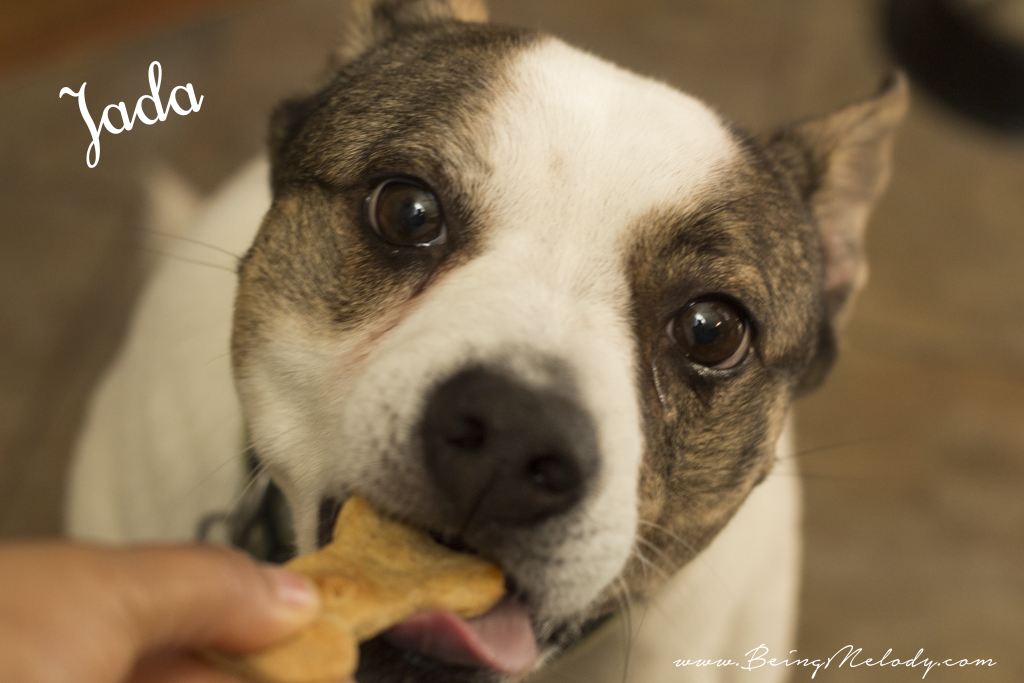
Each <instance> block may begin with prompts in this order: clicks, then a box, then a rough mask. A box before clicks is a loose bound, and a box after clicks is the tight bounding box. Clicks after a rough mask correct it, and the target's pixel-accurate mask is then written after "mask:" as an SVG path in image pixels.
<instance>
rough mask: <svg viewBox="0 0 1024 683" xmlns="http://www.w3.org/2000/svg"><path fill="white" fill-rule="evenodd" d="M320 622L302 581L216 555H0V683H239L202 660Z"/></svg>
mask: <svg viewBox="0 0 1024 683" xmlns="http://www.w3.org/2000/svg"><path fill="white" fill-rule="evenodd" d="M318 610H319V599H318V596H317V593H316V589H315V588H314V587H313V585H312V584H311V583H310V582H309V581H307V580H306V579H305V578H304V577H302V576H300V575H298V574H295V573H294V572H290V571H288V570H285V569H283V568H280V567H274V566H271V565H261V564H257V563H256V562H254V561H252V560H251V559H249V558H248V557H246V556H245V555H242V554H241V553H238V552H234V551H230V550H226V549H222V548H215V547H209V546H189V545H180V546H164V547H147V548H136V549H124V550H121V549H110V548H102V547H97V546H89V545H81V544H72V543H22V544H13V545H7V546H0V681H5V682H6V681H10V682H12V683H14V682H17V683H123V682H125V681H128V682H130V683H185V682H186V681H187V683H237V681H238V679H236V678H234V677H233V676H231V675H229V674H227V673H224V672H222V671H219V670H216V669H214V668H213V667H211V666H210V665H209V664H207V663H206V662H204V661H203V660H202V659H200V658H199V657H198V656H197V654H196V653H197V652H198V651H200V650H203V649H215V650H218V651H221V652H228V653H234V652H246V651H250V650H256V649H259V648H262V647H266V646H268V645H271V644H273V643H275V642H278V641H280V640H281V639H283V638H284V637H286V636H288V635H289V634H290V633H292V632H293V631H295V630H297V629H298V628H300V627H301V626H303V625H305V624H307V623H309V622H310V621H312V619H313V618H314V617H315V616H316V614H317V612H318Z"/></svg>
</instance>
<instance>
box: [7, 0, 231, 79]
mask: <svg viewBox="0 0 1024 683" xmlns="http://www.w3.org/2000/svg"><path fill="white" fill-rule="evenodd" d="M244 2H245V0H147V1H146V2H138V1H137V0H12V1H9V2H7V3H6V5H5V6H4V7H3V10H2V14H0V16H2V19H3V21H0V74H3V73H10V72H11V71H14V70H17V69H24V68H32V67H34V66H37V65H39V64H40V63H45V62H47V61H52V60H54V59H60V58H68V57H75V56H80V55H82V54H83V53H86V52H89V51H95V50H98V49H103V48H104V47H106V46H109V45H111V44H117V43H123V42H124V41H125V40H126V39H130V38H133V37H140V36H147V35H152V34H154V33H159V32H162V31H167V30H168V29H170V28H173V27H175V26H178V25H181V24H186V23H188V22H190V21H196V20H197V19H199V18H202V17H208V16H210V15H212V14H214V13H216V12H218V11H223V10H224V8H226V7H230V6H232V5H241V4H243V3H244ZM249 4H251V0H249Z"/></svg>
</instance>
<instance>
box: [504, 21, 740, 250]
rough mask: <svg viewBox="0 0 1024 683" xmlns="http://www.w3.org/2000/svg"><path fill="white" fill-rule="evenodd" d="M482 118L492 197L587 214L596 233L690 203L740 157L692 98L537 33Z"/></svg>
mask: <svg viewBox="0 0 1024 683" xmlns="http://www.w3.org/2000/svg"><path fill="white" fill-rule="evenodd" d="M505 69H506V70H507V71H506V74H504V76H505V78H504V80H505V82H506V83H508V87H507V88H506V89H504V91H503V92H501V93H499V95H498V97H497V98H496V100H495V101H494V102H493V103H492V106H491V107H489V108H488V110H487V114H486V117H487V118H488V119H489V123H490V124H491V131H492V134H491V135H490V136H489V140H488V144H487V147H486V150H485V152H484V155H485V157H486V159H487V161H488V162H489V163H488V165H489V167H490V168H491V169H492V170H493V175H492V182H493V183H494V184H495V187H494V188H493V189H494V197H493V199H492V201H495V202H497V203H499V204H501V203H502V202H504V205H503V206H502V208H504V209H506V210H509V209H512V210H515V209H518V210H520V211H521V210H524V209H526V208H529V207H530V204H533V203H536V204H540V205H541V208H542V209H543V212H544V213H545V214H548V215H555V216H559V217H567V216H573V217H576V219H577V220H578V219H580V218H583V217H585V216H589V217H591V218H593V219H595V220H594V222H592V223H591V224H590V225H589V226H588V228H589V229H588V232H589V233H590V234H592V235H593V236H594V237H597V236H598V235H599V234H601V233H604V232H608V231H609V230H613V229H614V227H613V225H615V224H617V225H619V226H621V225H623V224H628V223H629V222H630V221H629V220H628V218H629V217H631V216H632V217H636V216H639V215H642V214H646V213H649V212H650V211H651V210H653V209H660V208H664V207H666V206H672V207H675V208H676V209H677V210H678V211H679V212H680V213H684V212H686V211H687V210H688V209H692V208H696V206H697V204H698V201H699V200H700V199H701V198H702V197H703V196H704V195H705V194H706V193H707V192H708V190H709V189H711V188H713V187H714V186H715V185H716V184H717V181H718V179H719V178H720V176H721V174H722V173H724V172H726V171H727V169H728V168H729V167H730V166H731V165H732V164H733V163H734V161H735V160H736V159H737V158H738V156H739V147H738V144H737V142H736V140H735V139H734V137H733V136H732V134H731V132H730V131H729V130H728V128H727V127H726V126H725V125H724V123H723V122H722V120H721V119H720V118H719V117H718V116H717V115H716V114H715V112H713V111H712V110H711V109H710V108H708V107H707V106H706V105H705V104H703V103H702V102H700V101H699V100H697V99H695V98H693V97H690V96H688V95H686V94H684V93H681V92H679V91H677V90H675V89H673V88H670V87H668V86H667V85H664V84H662V83H659V82H657V81H654V80H651V79H647V78H643V77H640V76H637V75H635V74H633V73H631V72H629V71H626V70H624V69H621V68H619V67H617V66H615V65H613V64H611V63H609V62H605V61H603V60H601V59H598V58H596V57H594V56H592V55H590V54H587V53H585V52H583V51H580V50H578V49H575V48H572V47H569V46H567V45H566V44H564V43H562V42H561V41H559V40H557V39H554V38H545V39H542V40H538V41H536V42H534V43H533V44H532V45H530V46H529V47H527V48H525V49H523V50H522V51H521V52H520V53H519V54H518V55H517V56H516V57H515V58H514V59H511V60H509V61H508V62H506V65H505Z"/></svg>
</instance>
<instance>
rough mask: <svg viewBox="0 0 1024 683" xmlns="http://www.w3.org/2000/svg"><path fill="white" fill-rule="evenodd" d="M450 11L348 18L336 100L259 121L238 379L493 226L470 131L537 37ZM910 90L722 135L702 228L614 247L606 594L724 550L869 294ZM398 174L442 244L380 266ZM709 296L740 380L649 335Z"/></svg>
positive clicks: (380, 318)
mask: <svg viewBox="0 0 1024 683" xmlns="http://www.w3.org/2000/svg"><path fill="white" fill-rule="evenodd" d="M459 4H460V5H466V6H467V7H468V9H467V8H466V7H463V8H462V9H461V10H459V11H452V10H450V8H449V5H447V4H446V3H445V2H443V1H442V0H429V1H425V2H414V1H409V2H395V1H388V2H379V3H362V4H361V10H360V12H361V13H360V12H357V15H358V16H359V17H361V18H360V22H361V23H358V24H357V26H358V28H357V30H356V31H355V34H354V35H353V37H351V38H350V39H349V40H348V41H347V43H346V44H345V45H344V46H343V47H342V48H341V49H340V50H339V55H340V58H339V59H340V66H339V67H338V71H337V72H336V73H335V74H334V75H333V77H332V80H331V81H330V82H329V83H328V84H327V85H326V86H325V87H324V88H323V89H322V90H320V91H319V92H317V93H315V94H313V95H312V96H309V97H306V98H301V99H297V100H294V101H291V102H288V103H286V104H284V105H282V107H281V108H280V109H279V110H278V112H277V113H276V114H275V117H274V122H273V126H272V130H273V132H272V139H271V143H270V147H271V154H272V162H273V183H272V184H273V191H274V203H273V207H272V209H271V211H270V213H269V214H268V215H267V217H266V220H265V221H264V223H263V226H262V227H261V229H260V232H259V235H258V237H257V239H256V241H255V243H254V244H253V246H252V248H251V249H250V251H249V252H248V254H247V255H246V257H245V259H244V260H243V262H242V264H241V267H240V286H239V294H238V299H237V308H236V317H235V328H234V336H233V356H234V363H235V368H236V372H238V373H244V372H245V368H246V366H247V362H246V358H247V356H248V355H249V354H252V353H254V352H255V350H256V349H258V348H259V346H260V340H261V338H263V337H264V336H266V335H267V334H269V332H268V330H270V328H271V327H272V325H273V324H274V321H275V319H277V318H278V317H279V316H282V315H287V316H291V317H293V318H294V317H296V316H297V317H298V318H299V319H301V320H302V321H303V323H302V327H303V328H304V329H305V330H306V331H308V332H309V333H310V334H313V335H323V337H324V338H327V337H329V336H331V335H334V334H338V333H345V332H348V331H351V330H354V329H357V328H360V327H366V326H368V325H377V326H378V327H379V328H380V329H387V327H388V326H389V325H393V324H396V323H397V322H398V321H399V320H400V319H401V311H402V310H404V309H405V308H406V307H408V306H410V305H415V298H416V296H417V294H419V293H420V292H422V291H424V290H425V289H426V288H427V287H429V286H430V283H431V282H432V281H433V280H434V279H435V278H437V277H439V276H440V275H442V274H443V273H444V272H445V271H447V270H449V269H453V268H457V267H458V266H459V264H460V263H465V262H466V261H468V260H469V259H472V258H473V257H474V255H475V254H476V253H477V250H478V245H479V240H480V235H481V234H482V232H483V231H485V230H486V225H487V215H486V207H483V206H481V205H480V204H479V203H477V202H475V200H474V187H475V185H476V184H477V179H479V178H480V177H483V176H486V174H487V173H488V172H489V169H488V168H487V166H486V164H485V163H484V162H482V161H481V160H480V158H479V157H478V156H477V155H476V154H475V153H474V148H475V145H476V144H477V140H475V138H474V136H475V135H476V134H478V133H479V131H475V130H474V129H473V126H472V121H473V120H474V118H475V117H477V116H479V115H480V114H481V112H485V111H486V108H487V106H488V102H489V101H490V100H491V99H492V98H494V97H495V96H496V94H497V93H498V92H499V89H500V88H501V87H503V84H502V83H500V82H495V81H494V80H492V79H491V78H490V77H491V76H492V74H495V73H500V72H501V63H502V62H503V61H504V60H508V59H510V58H511V57H512V56H514V54H515V53H516V52H517V51H518V50H521V49H523V48H524V47H526V46H528V45H530V44H531V43H532V42H533V41H535V40H538V36H537V34H533V33H529V32H525V31H520V30H511V29H504V28H496V27H493V26H489V25H482V24H475V23H474V24H468V23H462V22H459V21H456V20H455V17H463V18H471V19H474V20H481V19H482V18H483V13H482V10H481V9H480V6H479V5H478V4H476V3H459ZM905 91H906V87H905V85H904V83H903V81H902V80H901V79H898V80H896V81H894V82H893V83H892V84H891V85H890V86H889V87H888V88H887V89H886V90H885V91H884V92H883V93H882V94H881V95H880V96H878V97H876V98H874V99H871V100H869V101H866V102H864V103H861V104H857V105H854V106H852V107H849V108H847V109H845V110H843V111H841V112H840V113H838V114H836V115H833V116H831V117H825V118H823V119H817V120H814V121H809V122H805V123H801V124H797V125H794V126H790V127H786V128H783V129H781V130H779V131H777V132H775V133H772V134H769V135H767V136H764V137H762V138H760V139H754V138H751V137H749V136H747V135H745V134H744V133H742V132H741V131H739V130H738V129H733V130H734V136H735V139H736V141H737V142H738V144H739V146H740V148H741V150H742V154H741V156H740V158H739V160H738V161H737V162H736V163H735V165H734V167H733V168H730V169H726V171H725V172H723V173H722V174H721V177H722V178H723V182H722V183H721V184H720V186H719V187H718V188H717V189H716V190H715V191H714V192H713V193H711V194H709V195H708V196H706V197H704V198H703V201H702V202H701V203H700V205H699V206H697V207H696V208H690V209H687V210H681V209H679V208H677V207H673V206H671V205H666V206H663V207H660V208H659V209H657V210H655V211H652V212H651V213H650V214H649V215H648V216H647V217H646V218H645V220H643V221H640V222H638V224H637V225H635V226H633V228H632V229H631V230H630V231H629V232H628V238H629V240H630V243H629V244H627V245H624V252H625V253H626V254H628V256H627V260H628V273H629V279H630V285H631V288H632V301H631V306H632V319H633V322H634V330H635V337H636V366H637V368H638V370H639V374H638V376H637V386H638V396H639V398H640V400H641V402H642V413H643V419H644V426H643V431H644V436H645V440H646V452H645V455H644V458H643V462H642V470H641V474H640V482H639V494H638V499H639V501H640V503H639V504H640V516H641V519H642V520H644V522H645V523H642V524H641V526H640V528H638V529H637V541H636V544H635V546H634V547H635V549H636V551H635V552H634V557H633V558H632V559H631V561H630V562H629V563H628V564H627V566H626V568H625V570H624V571H623V575H622V578H623V579H624V580H625V583H626V585H628V588H629V590H630V592H631V593H633V594H634V595H635V596H646V595H649V594H650V593H651V592H652V591H653V590H654V589H656V588H657V586H658V585H659V584H660V583H661V582H662V581H663V580H664V579H665V576H666V575H667V574H671V573H672V572H674V571H676V570H678V569H679V568H680V567H682V566H683V565H685V564H686V563H687V562H689V561H690V560H692V559H693V557H694V556H695V555H696V553H698V552H700V550H701V549H703V548H704V547H705V546H706V545H707V544H708V543H709V542H710V541H711V539H713V538H714V536H715V535H716V534H717V533H718V532H719V531H720V530H721V529H722V527H723V526H724V525H725V524H726V522H728V520H729V519H730V518H731V517H732V515H733V514H734V513H735V511H736V510H737V509H738V508H739V506H740V505H741V504H742V502H743V501H744V499H745V498H746V496H747V495H748V494H749V492H750V491H751V490H752V489H753V487H754V486H756V484H757V483H758V482H759V481H761V480H762V479H763V478H764V477H765V476H766V475H767V473H768V471H769V469H770V467H771V465H772V461H773V457H774V448H775V443H776V440H777V438H778V435H779V433H780V432H781V430H782V427H783V423H784V421H785V418H786V414H787V411H788V406H789V403H790V400H791V399H792V398H793V397H794V396H795V395H798V394H800V393H804V392H807V391H809V390H811V389H812V388H813V387H815V386H817V384H819V383H820V382H821V380H822V379H823V377H824V376H825V374H826V372H827V369H828V367H829V365H830V364H831V362H832V360H833V358H834V355H835V348H836V339H837V337H838V334H839V332H840V330H841V327H842V324H843V321H844V319H845V316H846V314H847V311H848V310H849V303H850V301H851V300H852V296H853V294H854V293H855V292H856V290H857V289H858V288H859V287H860V286H861V285H862V284H863V278H864V270H863V260H862V258H861V240H862V235H863V227H864V226H863V223H864V219H865V216H866V212H867V210H868V208H869V207H870V206H871V204H872V203H873V202H874V201H875V200H876V199H877V197H878V195H879V193H880V192H881V190H882V188H883V187H884V184H885V181H886V179H887V173H888V171H887V169H888V163H889V154H890V148H891V140H892V133H893V130H894V128H895V126H896V124H897V123H898V121H899V119H900V118H901V116H902V114H903V111H904V109H905V106H906V104H905V103H906V92H905ZM394 172H400V173H403V174H409V175H416V176H418V177H421V178H423V179H425V180H426V181H427V182H428V183H429V184H430V185H431V186H432V187H433V188H434V189H435V190H437V192H438V195H439V196H440V197H441V202H442V204H443V206H444V207H445V211H446V219H447V222H448V225H449V236H450V237H449V243H448V245H447V246H446V247H445V248H444V249H443V250H439V251H437V252H434V251H430V250H419V251H408V250H400V249H396V248H393V247H390V246H388V245H386V244H384V243H382V242H381V241H380V240H379V239H377V238H376V237H375V236H374V235H373V234H372V233H370V232H369V231H368V230H367V229H366V227H365V226H364V225H363V211H364V209H363V202H364V200H365V197H366V196H367V194H368V192H369V191H370V189H371V188H372V187H373V186H374V185H375V183H376V182H378V181H379V179H380V178H381V177H383V176H385V175H387V174H388V173H394ZM704 294H716V295H725V296H728V297H730V298H732V299H733V300H735V301H736V302H738V303H739V304H740V305H741V306H743V307H744V308H745V309H746V310H747V311H748V312H749V314H750V320H751V322H752V325H753V330H754V332H753V334H754V344H753V350H752V352H751V353H750V354H748V356H747V357H746V359H745V360H744V361H743V362H742V363H741V364H740V366H738V367H737V368H735V369H731V370H710V369H706V368H698V367H695V366H694V365H692V364H690V363H688V362H687V361H686V359H685V358H683V356H682V354H681V353H680V352H679V350H678V349H677V348H676V347H675V346H674V345H673V343H672V342H671V340H670V339H669V338H668V336H667V335H666V333H665V329H666V326H667V325H668V323H669V321H670V319H671V318H672V316H673V315H674V314H675V313H676V312H677V311H678V310H679V309H680V308H681V307H682V306H683V305H685V304H686V303H687V302H688V301H691V300H692V299H694V298H695V297H698V296H701V295H704ZM640 555H644V556H646V560H648V562H643V561H642V560H641V559H640V557H639V556H640ZM650 564H654V565H657V567H658V569H659V570H660V571H652V569H651V567H650ZM613 605H614V597H613V590H612V589H611V588H609V589H608V591H606V594H605V595H604V596H603V597H602V599H599V600H598V601H597V603H595V608H594V610H593V611H592V612H591V613H589V614H583V615H580V616H579V619H578V621H577V622H575V623H572V624H566V625H565V628H564V629H563V631H562V632H561V633H562V635H561V636H559V635H558V634H555V635H553V636H552V638H553V639H558V640H568V639H571V638H569V637H567V636H565V635H564V634H566V633H571V634H575V633H578V631H579V626H580V625H581V624H582V622H583V621H584V620H585V619H586V618H588V617H591V616H594V615H596V614H598V613H600V612H603V611H607V610H609V609H611V608H612V607H613ZM382 647H383V646H382ZM409 666H413V665H412V664H410V665H409ZM424 666H425V665H424ZM389 675H390V674H389ZM398 675H399V674H395V676H398ZM460 675H461V674H460ZM467 675H468V674H467ZM385 679H387V680H390V678H387V677H385ZM382 680H384V679H382ZM395 680H398V679H397V678H396V679H395ZM459 680H462V679H461V678H460V679H459ZM467 680H468V679H467ZM473 680H478V679H476V678H473Z"/></svg>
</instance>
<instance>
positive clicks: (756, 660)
mask: <svg viewBox="0 0 1024 683" xmlns="http://www.w3.org/2000/svg"><path fill="white" fill-rule="evenodd" d="M794 652H796V650H793V651H791V652H790V654H793V653H794ZM844 653H845V656H844V657H843V659H842V660H841V661H839V662H838V664H837V665H836V668H842V667H843V665H846V666H848V667H850V668H857V667H861V666H868V667H875V666H878V667H882V666H889V667H894V666H903V667H907V668H911V669H919V668H920V669H921V670H922V671H923V673H922V674H921V678H924V677H925V676H927V675H928V672H929V671H931V670H932V669H933V668H935V667H942V666H945V667H960V668H963V667H968V666H995V665H996V663H995V662H994V661H993V660H991V659H975V660H969V659H960V660H955V659H946V660H943V661H939V660H933V659H930V658H928V657H924V658H922V657H921V655H922V654H924V649H923V648H922V649H920V650H918V652H917V654H916V655H914V657H913V659H905V660H902V661H901V660H899V659H887V657H889V655H890V654H892V649H891V648H890V649H889V651H888V652H886V653H885V654H884V655H882V658H881V659H879V660H874V659H871V658H868V659H861V660H860V661H857V660H858V658H859V657H860V655H861V648H859V647H858V648H856V649H854V647H853V645H846V646H844V647H841V648H840V649H839V650H838V651H837V652H836V653H835V654H834V655H832V656H831V657H828V658H826V659H810V658H804V659H799V658H794V659H789V658H788V657H787V658H786V659H776V658H772V659H765V656H766V655H767V654H768V648H767V647H765V646H764V645H763V644H762V645H759V646H758V647H755V648H754V649H753V650H751V651H750V652H748V653H747V654H746V656H747V657H748V660H747V662H746V663H745V664H744V663H742V662H734V661H733V660H731V659H677V660H676V661H675V662H673V664H674V665H675V666H677V667H691V666H692V667H698V668H701V667H715V668H720V667H729V666H735V667H739V668H740V669H743V670H746V671H755V670H757V669H760V668H762V667H765V666H770V667H773V668H774V667H779V666H785V667H786V668H789V667H791V666H798V667H813V668H814V672H813V673H812V674H811V678H814V677H815V676H817V675H818V671H819V670H821V669H827V668H828V667H829V665H830V664H832V662H833V660H835V659H836V658H837V657H839V656H840V655H842V654H844Z"/></svg>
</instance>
